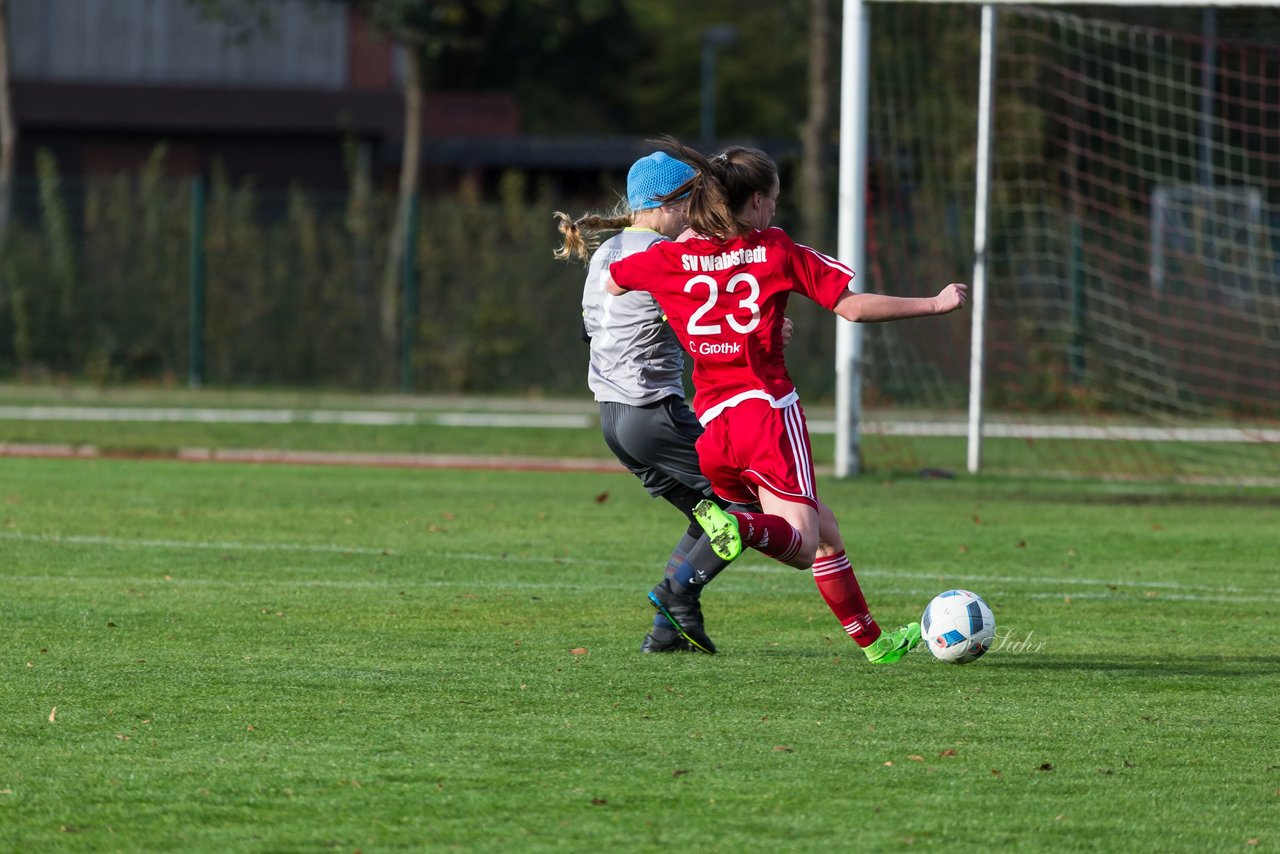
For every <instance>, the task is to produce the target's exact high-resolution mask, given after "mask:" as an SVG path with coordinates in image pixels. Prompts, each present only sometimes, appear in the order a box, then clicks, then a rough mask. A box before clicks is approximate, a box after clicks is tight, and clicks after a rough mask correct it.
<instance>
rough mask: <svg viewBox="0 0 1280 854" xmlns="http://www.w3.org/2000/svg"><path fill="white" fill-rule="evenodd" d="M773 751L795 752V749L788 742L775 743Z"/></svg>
mask: <svg viewBox="0 0 1280 854" xmlns="http://www.w3.org/2000/svg"><path fill="white" fill-rule="evenodd" d="M773 752H774V753H795V749H794V748H793V747H792V746H791V745H789V744H775V745H774V746H773Z"/></svg>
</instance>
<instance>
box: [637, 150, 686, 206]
mask: <svg viewBox="0 0 1280 854" xmlns="http://www.w3.org/2000/svg"><path fill="white" fill-rule="evenodd" d="M696 174H697V172H696V171H695V170H694V168H693V167H692V166H690V165H689V164H687V163H682V162H681V161H679V160H676V159H675V158H674V157H671V156H669V155H667V154H663V153H662V152H661V151H655V152H654V153H653V154H650V155H649V156H648V157H641V158H640V159H639V160H637V161H636V162H635V163H633V164H632V165H631V171H630V172H628V173H627V203H628V204H629V205H631V209H632V210H633V211H646V210H649V209H650V208H658V207H662V202H659V201H657V197H658V196H665V195H666V194H667V193H670V192H672V191H673V190H675V189H677V188H678V187H679V186H680V185H681V184H683V183H684V182H685V181H688V180H689V179H690V178H692V177H693V176H694V175H696Z"/></svg>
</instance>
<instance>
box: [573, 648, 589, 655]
mask: <svg viewBox="0 0 1280 854" xmlns="http://www.w3.org/2000/svg"><path fill="white" fill-rule="evenodd" d="M569 654H570V655H586V654H587V648H586V647H585V646H575V647H574V648H573V649H571V650H569Z"/></svg>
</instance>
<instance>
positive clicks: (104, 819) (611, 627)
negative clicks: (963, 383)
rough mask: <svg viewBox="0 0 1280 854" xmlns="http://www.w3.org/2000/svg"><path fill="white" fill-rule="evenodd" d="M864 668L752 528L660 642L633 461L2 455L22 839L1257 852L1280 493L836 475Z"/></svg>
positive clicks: (658, 534)
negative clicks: (915, 634) (947, 593)
mask: <svg viewBox="0 0 1280 854" xmlns="http://www.w3.org/2000/svg"><path fill="white" fill-rule="evenodd" d="M821 488H822V490H823V493H824V496H825V497H826V499H827V500H828V502H829V503H830V504H831V505H832V506H833V508H834V509H835V510H836V513H837V515H838V516H839V517H840V518H841V520H842V523H843V527H844V530H845V532H846V536H847V538H848V540H849V541H850V543H851V544H852V545H851V549H850V551H851V556H852V558H853V559H854V562H855V566H856V567H857V569H858V571H859V576H860V578H861V580H862V583H863V586H864V589H865V590H866V592H867V595H868V598H869V599H870V601H871V604H872V607H873V609H874V612H875V613H876V614H877V615H878V617H879V618H880V620H881V621H882V622H886V623H897V622H900V621H903V620H906V619H909V618H918V616H919V612H920V611H921V609H922V608H923V607H924V604H925V603H926V602H927V601H928V599H929V598H930V597H931V596H932V595H934V594H935V593H937V592H939V591H941V590H944V589H947V588H949V587H955V586H963V587H967V588H970V589H973V590H976V591H978V592H979V593H981V594H983V595H984V596H985V597H986V598H987V600H988V601H989V602H990V603H991V605H992V607H993V609H994V611H995V614H996V616H997V619H998V621H999V622H1000V626H1001V628H1000V636H1001V640H1000V642H999V643H998V644H997V648H996V649H995V650H993V651H992V652H991V653H989V654H988V655H987V656H986V657H985V658H984V659H982V660H981V661H979V662H977V663H974V664H972V665H968V666H964V667H959V666H953V665H944V664H941V663H937V662H935V661H933V660H932V659H931V657H930V656H929V655H928V653H927V652H924V651H923V650H921V651H917V652H916V653H913V654H912V655H910V656H908V657H907V658H906V659H905V660H904V661H903V662H901V663H899V664H898V665H895V666H892V667H885V668H874V667H871V666H869V665H867V664H866V663H865V661H864V660H862V656H861V655H860V653H858V651H857V649H856V647H855V646H854V644H853V643H852V642H851V641H849V640H848V638H846V637H844V635H843V634H842V633H841V631H840V628H839V626H838V625H837V624H836V622H835V620H834V618H832V617H831V615H830V613H829V612H828V611H827V610H826V608H825V606H824V605H823V604H822V602H821V600H820V598H819V597H818V595H817V593H816V591H815V589H814V586H813V582H812V580H811V579H809V578H807V577H806V576H805V575H804V574H802V573H797V572H795V571H794V570H790V569H787V568H784V567H781V566H780V565H777V564H774V563H771V562H769V561H767V560H765V559H763V558H760V557H758V556H754V555H752V556H748V557H746V558H744V559H743V560H741V561H740V562H739V563H738V564H737V565H735V566H733V567H731V568H730V569H729V570H728V571H726V572H725V573H724V574H723V575H722V576H721V577H720V578H719V579H717V581H716V582H715V584H714V586H713V587H712V588H711V589H710V590H709V591H708V592H707V594H706V597H705V599H704V603H705V605H704V606H705V610H706V612H707V617H708V621H709V622H708V627H709V630H710V632H711V634H712V636H713V637H714V638H715V640H716V642H717V643H718V644H719V645H720V647H721V649H722V652H723V654H722V655H719V656H716V657H709V656H695V655H680V656H642V655H640V654H639V653H638V651H637V647H638V645H639V642H640V639H641V637H642V636H643V634H644V632H645V630H646V626H647V625H648V624H649V621H650V619H651V611H650V609H649V608H648V606H647V605H646V604H645V601H644V594H645V592H646V591H647V590H648V588H649V587H650V586H652V584H653V583H654V582H655V581H657V580H658V578H659V577H660V574H661V565H662V563H663V561H664V560H665V556H666V552H667V550H668V549H669V547H670V544H671V543H672V541H674V539H675V536H676V534H677V533H678V531H679V529H680V528H681V527H682V524H681V523H680V521H679V520H678V519H677V518H675V516H674V513H673V512H672V511H670V510H669V508H667V507H666V506H665V505H664V504H661V503H657V502H652V501H650V500H649V499H648V498H647V497H646V496H645V495H644V493H643V492H642V490H640V488H639V487H638V486H637V484H636V483H635V482H634V481H633V479H631V478H630V477H629V476H627V475H623V474H616V475H614V474H581V473H579V474H540V473H508V472H454V471H407V470H393V469H364V468H338V467H301V466H298V467H295V466H279V465H263V466H250V465H215V464H188V463H178V462H166V461H127V460H95V461H64V460H21V459H0V580H2V581H3V584H4V591H5V593H4V596H3V598H2V599H0V602H2V603H3V605H2V608H0V615H2V616H3V625H4V629H5V631H4V637H5V643H4V645H3V649H4V653H5V654H4V656H3V659H2V661H0V667H2V668H3V670H2V676H0V678H2V680H3V689H2V690H0V743H2V744H3V746H4V751H3V760H4V761H3V762H2V763H0V849H2V850H6V851H48V850H68V851H72V850H82V851H116V850H119V851H137V850H201V851H319V850H339V851H343V850H346V851H353V850H361V851H365V852H369V851H385V850H397V849H403V850H467V851H477V850H505V851H510V850H516V851H527V850H576V851H599V850H607V849H615V850H622V851H648V850H652V851H657V850H671V849H695V848H696V849H703V850H712V851H726V852H731V851H780V850H786V851H824V852H825V851H833V850H848V851H901V850H916V849H920V850H974V849H977V850H1011V849H1022V850H1043V851H1063V850H1078V851H1084V850H1090V851H1093V850H1108V851H1160V852H1168V851H1224V850H1226V851H1230V850H1245V851H1252V850H1274V849H1275V848H1276V846H1277V842H1278V841H1280V818H1278V816H1277V813H1278V810H1280V747H1278V742H1277V738H1276V732H1277V730H1276V713H1275V707H1276V699H1275V698H1276V697H1277V696H1280V643H1278V642H1277V639H1276V628H1277V625H1278V624H1280V623H1278V621H1277V616H1278V615H1277V611H1278V610H1280V583H1277V580H1276V575H1275V571H1276V557H1277V549H1276V544H1277V534H1276V532H1277V530H1280V494H1277V493H1276V492H1275V491H1265V490H1243V489H1225V488H1220V489H1209V488H1198V489H1192V488H1189V487H1177V488H1174V487H1159V488H1158V487H1133V486H1121V485H1105V484H1092V483H1073V484H1066V483H1060V482H1048V481H1041V482H1036V481H1021V480H1011V479H1009V480H1002V479H994V478H977V479H972V478H960V479H957V480H951V481H921V480H918V479H907V478H903V479H887V478H863V479H860V480H857V481H853V482H835V481H831V480H826V481H823V482H822V483H821Z"/></svg>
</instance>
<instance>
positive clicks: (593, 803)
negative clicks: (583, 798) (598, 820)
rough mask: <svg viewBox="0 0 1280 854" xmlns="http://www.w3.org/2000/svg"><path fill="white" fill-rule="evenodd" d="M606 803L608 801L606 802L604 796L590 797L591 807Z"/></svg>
mask: <svg viewBox="0 0 1280 854" xmlns="http://www.w3.org/2000/svg"><path fill="white" fill-rule="evenodd" d="M607 803H609V802H608V801H606V800H605V799H604V798H592V799H591V806H593V807H602V806H604V805H605V804H607Z"/></svg>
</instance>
